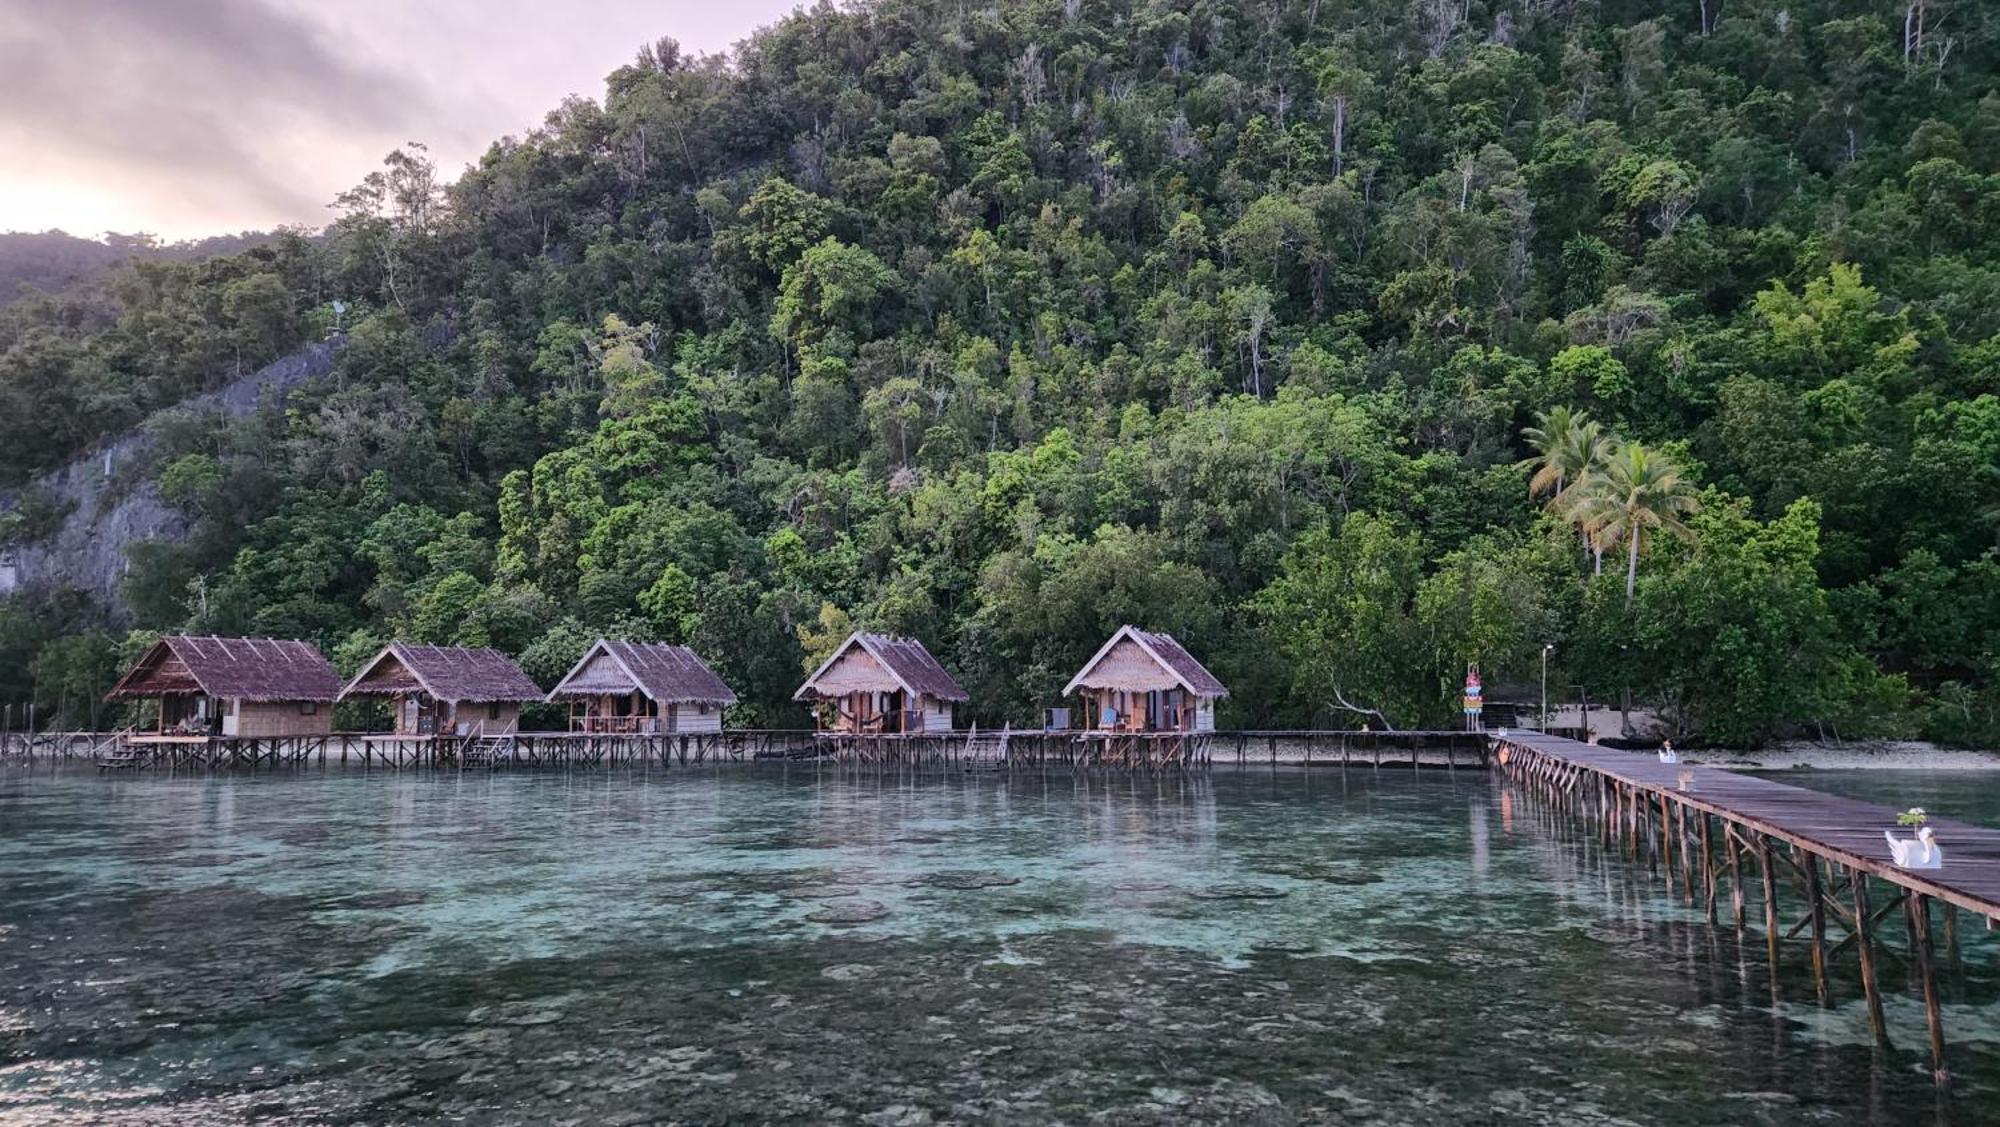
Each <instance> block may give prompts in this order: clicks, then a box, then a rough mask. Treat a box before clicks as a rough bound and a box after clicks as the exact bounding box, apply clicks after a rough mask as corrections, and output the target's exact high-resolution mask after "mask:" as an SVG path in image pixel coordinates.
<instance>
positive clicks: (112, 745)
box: [90, 728, 151, 771]
mask: <svg viewBox="0 0 2000 1127" xmlns="http://www.w3.org/2000/svg"><path fill="white" fill-rule="evenodd" d="M132 732H133V729H131V728H125V729H122V730H120V731H116V732H113V733H111V734H110V735H108V736H105V737H104V738H103V739H101V740H99V741H98V742H97V744H96V746H94V747H92V748H91V749H90V751H91V754H92V755H94V756H96V758H97V769H98V770H100V771H130V770H134V769H136V768H139V767H144V766H145V765H146V763H147V762H148V761H149V760H150V759H151V756H150V755H149V754H148V753H147V750H146V749H145V748H143V747H139V746H138V745H136V744H133V743H130V742H128V741H127V740H126V738H125V737H127V736H129V735H131V734H132Z"/></svg>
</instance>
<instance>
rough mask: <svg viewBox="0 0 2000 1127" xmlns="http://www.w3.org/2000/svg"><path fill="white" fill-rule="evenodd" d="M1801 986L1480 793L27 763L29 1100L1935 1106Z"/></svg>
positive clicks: (1916, 1037) (855, 1106)
mask: <svg viewBox="0 0 2000 1127" xmlns="http://www.w3.org/2000/svg"><path fill="white" fill-rule="evenodd" d="M1994 955H1995V951H1994V950H1993V947H1992V945H1991V942H1990V940H1988V939H1987V938H1986V937H1984V936H1983V935H1982V936H1977V937H1973V942H1972V943H1970V944H1969V945H1968V949H1967V952H1966V966H1965V969H1964V970H1963V971H1961V972H1960V973H1959V974H1958V975H1957V976H1956V977H1955V978H1954V979H1953V982H1952V986H1951V990H1952V991H1953V993H1952V994H1951V995H1950V996H1949V1001H1950V1002H1951V1004H1952V1007H1953V1012H1952V1014H1951V1017H1950V1019H1949V1020H1950V1023H1951V1028H1952V1035H1953V1052H1954V1067H1955V1068H1956V1069H1957V1070H1958V1072H1959V1075H1960V1087H1959V1091H1958V1094H1957V1095H1956V1097H1954V1102H1952V1103H1950V1104H1947V1105H1944V1110H1943V1112H1942V1114H1943V1115H1944V1116H1946V1117H1953V1116H1956V1117H1959V1118H1964V1119H1966V1120H1967V1121H1971V1120H1973V1119H1976V1116H1971V1115H1969V1114H1968V1113H1967V1111H1966V1109H1968V1108H1977V1107H1981V1106H1984V1104H1983V1103H1982V1102H1981V1101H1986V1100H1992V1099H1995V1098H2000V1094H1996V1090H1995V1089H1996V1077H2000V1046H1996V1039H2000V1031H1996V1025H1997V1024H2000V1023H1996V1021H1995V1014H1996V1010H1995V1006H1994V998H1995V984H1994V982H1993V981H1992V965H1993V958H1994ZM1795 962H1799V963H1802V959H1798V960H1795ZM1804 975H1805V971H1804V968H1803V966H1802V965H1798V966H1794V965H1788V966H1785V967H1781V968H1780V971H1779V974H1778V975H1777V976H1776V977H1775V978H1774V977H1773V976H1772V975H1771V973H1770V970H1769V968H1768V967H1767V966H1765V964H1764V962H1763V944H1762V940H1761V938H1760V937H1758V936H1756V935H1754V934H1753V935H1751V936H1750V937H1748V938H1747V939H1741V938H1739V937H1737V936H1736V935H1735V933H1734V930H1733V929H1732V928H1730V927H1728V926H1727V923H1726V913H1725V925H1724V926H1723V927H1721V928H1719V929H1718V928H1711V927H1710V926H1709V925H1708V924H1707V922H1706V920H1705V919H1704V918H1703V916H1702V913H1701V912H1700V911H1698V910H1695V909H1690V908H1688V907H1687V906H1685V905H1683V904H1681V903H1680V902H1679V894H1678V891H1677V890H1675V891H1672V892H1670V891H1669V890H1668V889H1667V887H1666V884H1665V882H1664V881H1663V880H1662V878H1661V877H1660V876H1659V875H1657V874H1654V873H1652V872H1649V870H1648V868H1647V866H1646V865H1644V864H1643V863H1640V864H1635V863H1633V862H1631V861H1628V860H1626V859H1625V858H1624V857H1623V855H1622V853H1621V851H1620V850H1619V849H1617V848H1615V847H1612V846H1609V845H1607V843H1606V842H1605V841H1604V840H1603V838H1602V837H1601V836H1600V835H1598V834H1597V833H1596V832H1595V831H1594V830H1593V829H1591V828H1589V827H1586V826H1581V825H1578V824H1574V823H1572V822H1570V821H1569V820H1567V819H1565V818H1561V817H1557V816H1555V815H1554V814H1553V813H1552V812H1551V811H1549V810H1548V809H1547V808H1546V807H1545V806H1544V805H1543V804H1541V803H1540V802H1539V801H1538V800H1536V799H1535V798H1534V797H1532V796H1531V795H1528V794H1525V793H1523V792H1519V791H1516V790H1514V789H1512V788H1508V787H1505V786H1501V785H1500V784H1498V783H1497V782H1496V781H1495V780H1493V779H1492V778H1490V777H1488V776H1486V775H1483V774H1478V773H1473V772H1462V773H1458V774H1456V775H1448V774H1444V773H1435V772H1426V773H1423V774H1420V775H1412V774H1411V773H1409V772H1407V771H1400V770H1398V771H1390V770H1385V771H1381V772H1379V773H1378V772H1376V771H1372V770H1354V771H1349V772H1346V773H1342V772H1339V771H1331V772H1325V773H1315V774H1312V775H1302V774H1299V773H1292V772H1271V771H1245V772H1229V771H1218V772H1216V773H1214V774H1212V775H1159V776H1124V775H1120V776H1102V775H1100V776H1090V775H1076V774H1071V773H1066V772H1051V773H1048V774H1030V775H1016V776H1011V777H1008V776H1000V775H993V774H984V773H981V774H972V775H938V774H930V775H908V774H896V773H884V772H876V771H855V770H851V769H848V770H843V769H837V768H832V767H825V766H812V765H790V766H786V767H771V768H768V769H766V768H761V767H759V768H741V767H728V768H722V769H716V770H678V769H677V770H673V771H660V770H655V771H653V772H651V773H647V772H643V771H640V772H608V773H607V772H589V771H575V772H568V773H555V772H550V773H539V774H528V773H522V774H504V773H503V774H465V775H436V776H426V775H384V774H380V773H377V774H373V775H369V774H365V773H363V772H360V771H344V772H343V771H329V772H326V773H324V774H318V773H309V774H305V775H264V776H241V777H224V778H211V777H205V776H204V777H192V778H163V777H152V776H142V777H133V778H122V779H101V778H97V777H94V776H90V775H81V774H76V773H64V772H57V773H49V772H47V771H46V770H44V771H40V772H36V773H23V772H20V771H19V770H15V771H13V772H11V773H7V774H0V1119H7V1120H12V1119H26V1120H30V1121H32V1120H46V1121H50V1122H77V1123H82V1122H102V1121H106V1120H115V1119H118V1118H121V1117H123V1118H127V1119H130V1120H132V1121H139V1122H178V1121H211V1122H231V1121H238V1120H260V1121H268V1120H273V1119H276V1120H283V1119H286V1118H291V1119H296V1120H299V1121H310V1122H325V1121H335V1122H339V1121H351V1122H379V1121H383V1120H410V1119H430V1118H439V1117H450V1116H463V1117H469V1118H473V1119H479V1120H483V1121H491V1120H495V1119H498V1120H502V1121H519V1122H542V1121H546V1120H547V1119H549V1118H553V1117H559V1116H560V1117H572V1118H582V1119H585V1120H589V1119H603V1118H613V1117H620V1116H624V1117H636V1118H646V1117H652V1116H663V1117H669V1118H675V1119H684V1120H697V1121H699V1120H711V1121H712V1120H724V1119H771V1118H777V1119H785V1118H790V1119H796V1120H800V1121H811V1122H820V1121H824V1120H827V1119H832V1118H841V1117H875V1118H876V1119H879V1120H880V1121H886V1122H896V1121H911V1122H916V1121H921V1120H922V1119H923V1118H924V1117H926V1116H928V1117H930V1118H932V1119H935V1120H981V1119H991V1120H1001V1121H1011V1122H1034V1121H1045V1120H1053V1119H1059V1120H1076V1119H1083V1118H1089V1117H1091V1116H1104V1117H1107V1118H1110V1119H1113V1120H1115V1121H1120V1122H1123V1121H1129V1120H1141V1121H1144V1120H1149V1119H1151V1120H1161V1121H1165V1120H1182V1119H1201V1118H1209V1119H1232V1120H1234V1119H1247V1120H1252V1121H1255V1120H1267V1121H1274V1122H1275V1121H1284V1120H1290V1119H1294V1118H1301V1119H1328V1118H1335V1117H1347V1118H1364V1119H1366V1118H1374V1119H1378V1120H1381V1121H1385V1122H1459V1121H1463V1120H1464V1119H1465V1118H1467V1116H1468V1115H1480V1116H1492V1117H1495V1118H1500V1119H1506V1120H1510V1121H1522V1122H1549V1123H1556V1122H1561V1123H1569V1122H1579V1121H1610V1120H1622V1121H1631V1122H1657V1123H1711V1122H1741V1121H1770V1122H1789V1121H1806V1120H1812V1121H1827V1120H1836V1121H1837V1120H1854V1121H1875V1122H1907V1121H1909V1120H1910V1119H1911V1118H1912V1110H1913V1109H1923V1110H1924V1111H1926V1112H1928V1110H1929V1109H1930V1108H1931V1107H1932V1101H1933V1095H1932V1093H1931V1091H1930V1086H1929V1084H1928V1081H1927V1079H1926V1078H1925V1077H1924V1076H1923V1075H1922V1074H1921V1071H1920V1062H1921V1057H1920V1055H1919V1054H1918V1053H1917V1051H1916V1050H1917V1048H1918V1047H1919V1046H1920V1045H1921V1043H1922V1042H1921V1036H1920V1031H1921V1023H1922V1015H1921V1011H1920V1009H1919V1008H1918V1007H1917V1006H1916V1005H1915V1004H1914V1003H1913V1002H1911V1001H1909V1000H1908V999H1906V998H1901V997H1899V998H1897V999H1894V1000H1892V1007H1891V1022H1892V1025H1893V1027H1894V1029H1893V1032H1894V1035H1895V1036H1896V1038H1897V1043H1898V1046H1899V1049H1900V1050H1901V1051H1900V1052H1898V1053H1896V1054H1892V1055H1889V1056H1883V1055H1881V1054H1878V1053H1876V1052H1875V1051H1874V1050H1873V1049H1872V1048H1871V1047H1870V1043H1869V1039H1868V1036H1867V1031H1866V1028H1865V1020H1864V1018H1863V1015H1861V1014H1860V1012H1859V1007H1857V1006H1855V1005H1852V1004H1851V997H1850V998H1848V999H1844V1002H1843V1004H1842V1005H1840V1006H1837V1007H1835V1008H1834V1009H1832V1010H1827V1011H1822V1010H1820V1009H1819V1008H1818V1007H1817V1006H1816V1005H1813V1004H1812V1001H1811V999H1812V996H1813V995H1812V989H1811V984H1810V981H1809V980H1803V979H1804ZM1773 986H1776V987H1778V988H1779V991H1778V992H1779V995H1780V999H1781V1000H1780V1001H1778V1002H1775V1003H1774V1002H1773V999H1772V988H1773ZM1852 992H1853V991H1852V990H1851V989H1849V990H1848V991H1847V993H1848V994H1849V995H1850V996H1851V994H1852ZM1913 1063H1917V1064H1918V1067H1914V1068H1913V1067H1912V1064H1913Z"/></svg>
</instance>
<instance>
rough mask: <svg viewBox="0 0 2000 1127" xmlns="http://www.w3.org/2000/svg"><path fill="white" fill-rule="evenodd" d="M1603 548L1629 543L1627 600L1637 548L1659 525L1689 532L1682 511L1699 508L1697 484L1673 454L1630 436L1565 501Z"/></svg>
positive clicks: (1636, 566)
mask: <svg viewBox="0 0 2000 1127" xmlns="http://www.w3.org/2000/svg"><path fill="white" fill-rule="evenodd" d="M1566 507H1567V508H1568V510H1569V513H1570V516H1571V518H1572V519H1574V520H1575V521H1576V522H1577V523H1579V524H1581V525H1582V526H1583V528H1584V531H1585V532H1586V533H1588V534H1589V536H1590V539H1591V543H1592V544H1593V545H1595V546H1596V548H1597V549H1598V551H1599V552H1602V551H1603V550H1604V549H1606V548H1609V547H1611V546H1612V545H1614V544H1617V543H1619V542H1620V541H1623V542H1624V544H1625V601H1626V602H1627V603H1630V602H1631V601H1632V593H1633V589H1634V587H1635V586H1636V585H1637V583H1638V581H1639V552H1640V550H1641V549H1643V548H1644V547H1645V542H1646V540H1647V539H1648V538H1650V537H1651V536H1652V534H1653V533H1654V532H1656V531H1662V532H1668V533H1671V534H1673V535H1675V536H1687V535H1689V532H1688V527H1687V525H1686V524H1685V523H1683V522H1682V520H1681V517H1683V516H1685V515H1687V514H1690V513H1694V512H1697V511H1699V510H1700V508H1701V502H1700V501H1699V500H1697V499H1696V498H1695V495H1694V487H1693V486H1692V485H1690V484H1689V483H1688V480H1687V479H1686V478H1685V477H1683V476H1682V474H1681V468H1680V467H1679V466H1677V465H1675V464H1674V461H1673V459H1672V458H1669V457H1667V456H1666V455H1665V454H1662V453H1659V452H1658V451H1656V450H1649V449H1647V448H1646V447H1645V446H1642V445H1640V444H1639V443H1637V442H1629V443H1625V444H1623V445H1621V446H1619V447H1618V448H1617V449H1616V450H1614V451H1612V454H1611V457H1610V459H1609V460H1607V461H1606V462H1605V463H1604V466H1603V468H1602V469H1600V470H1598V471H1596V472H1595V473H1593V474H1592V475H1591V477H1590V481H1589V483H1588V485H1587V486H1585V487H1584V488H1581V489H1577V490H1574V491H1573V496H1572V499H1571V500H1570V502H1569V504H1568V505H1567V506H1566Z"/></svg>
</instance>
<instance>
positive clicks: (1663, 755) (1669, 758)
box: [1660, 744, 1681, 763]
mask: <svg viewBox="0 0 2000 1127" xmlns="http://www.w3.org/2000/svg"><path fill="white" fill-rule="evenodd" d="M1680 761H1681V753H1680V752H1678V751H1675V750H1674V748H1673V745H1672V744H1668V745H1667V746H1665V747H1662V748H1661V749H1660V762H1662V763H1679V762H1680Z"/></svg>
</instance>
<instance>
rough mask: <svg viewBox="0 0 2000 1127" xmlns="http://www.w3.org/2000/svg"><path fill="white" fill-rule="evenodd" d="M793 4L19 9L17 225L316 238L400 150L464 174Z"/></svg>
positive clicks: (8, 162)
mask: <svg viewBox="0 0 2000 1127" xmlns="http://www.w3.org/2000/svg"><path fill="white" fill-rule="evenodd" d="M794 3H795V0H745V2H733V3H732V2H725V3H690V2H688V0H654V2H651V3H645V2H639V0H605V2H603V3H598V4H562V3H531V2H526V0H430V2H428V3H405V2H402V0H344V2H343V3H340V4H337V5H336V4H313V3H307V2H305V0H0V230H43V229H46V228H50V227H61V228H63V229H65V230H68V231H71V232H73V233H76V234H85V235H91V234H97V233H99V232H102V231H106V230H117V231H138V230H147V231H153V232H155V233H158V234H161V235H164V236H167V237H173V238H182V237H190V236H196V235H203V234H213V233H217V232H223V231H236V230H243V229H247V228H259V227H271V226H275V225H277V224H280V223H305V224H309V225H314V226H317V225H319V224H321V223H324V222H326V220H327V218H328V215H329V213H328V211H327V208H326V205H327V204H328V203H329V202H330V201H331V200H332V198H333V196H334V195H335V194H336V193H338V192H340V191H341V190H343V189H345V188H347V187H350V186H352V185H353V184H354V183H355V182H356V181H358V180H359V179H360V178H361V177H362V176H364V175H366V174H367V173H368V171H369V170H370V169H372V168H374V167H375V166H376V165H377V163H378V162H379V161H380V160H381V157H382V155H383V154H384V153H386V152H387V151H388V150H389V149H391V148H393V147H395V146H397V145H399V144H402V143H404V142H406V141H412V140H415V141H423V142H425V143H426V144H428V145H430V146H431V151H432V153H433V155H435V156H436V157H437V158H438V161H439V163H440V165H442V166H443V167H444V168H445V169H446V170H447V171H448V172H449V173H451V174H455V173H456V170H457V169H458V168H460V167H462V166H463V165H464V164H465V163H467V162H469V161H471V160H473V159H475V158H476V157H477V156H478V155H479V153H480V152H482V151H483V150H484V149H485V148H486V146H487V145H488V144H489V143H490V142H491V141H493V140H494V139H496V138H498V137H499V136H501V135H503V134H507V133H514V134H519V133H521V132H523V131H525V130H526V129H528V128H531V127H532V126H534V125H536V124H537V123H539V122H540V120H541V118H542V115H543V114H544V113H546V112H547V111H548V110H550V109H553V108H554V107H555V105H556V104H557V103H558V102H559V101H560V100H561V99H562V98H563V97H564V96H565V95H568V94H572V93H575V94H584V95H587V96H591V97H597V96H599V95H601V93H602V90H603V78H604V76H605V74H607V73H609V72H610V70H611V69H612V68H614V67H616V66H618V65H619V64H621V63H624V62H626V61H629V60H630V59H631V57H632V55H633V54H634V52H636V51H637V50H638V48H639V45H640V44H642V43H645V42H649V41H651V40H654V39H657V38H659V37H661V36H669V35H670V36H673V37H674V38H676V39H678V40H680V41H681V44H682V46H683V48H685V49H687V50H689V51H692V52H713V51H718V50H723V49H726V48H727V47H728V46H729V45H730V44H732V43H734V42H735V41H737V40H740V39H742V38H743V37H744V36H746V35H748V34H749V33H750V32H751V31H752V30H754V29H755V28H756V27H758V26H761V25H763V24H767V23H770V22H771V21H772V20H773V19H775V18H777V17H778V16H779V15H781V14H782V13H783V12H785V11H788V10H790V9H791V8H792V7H793V6H794Z"/></svg>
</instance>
